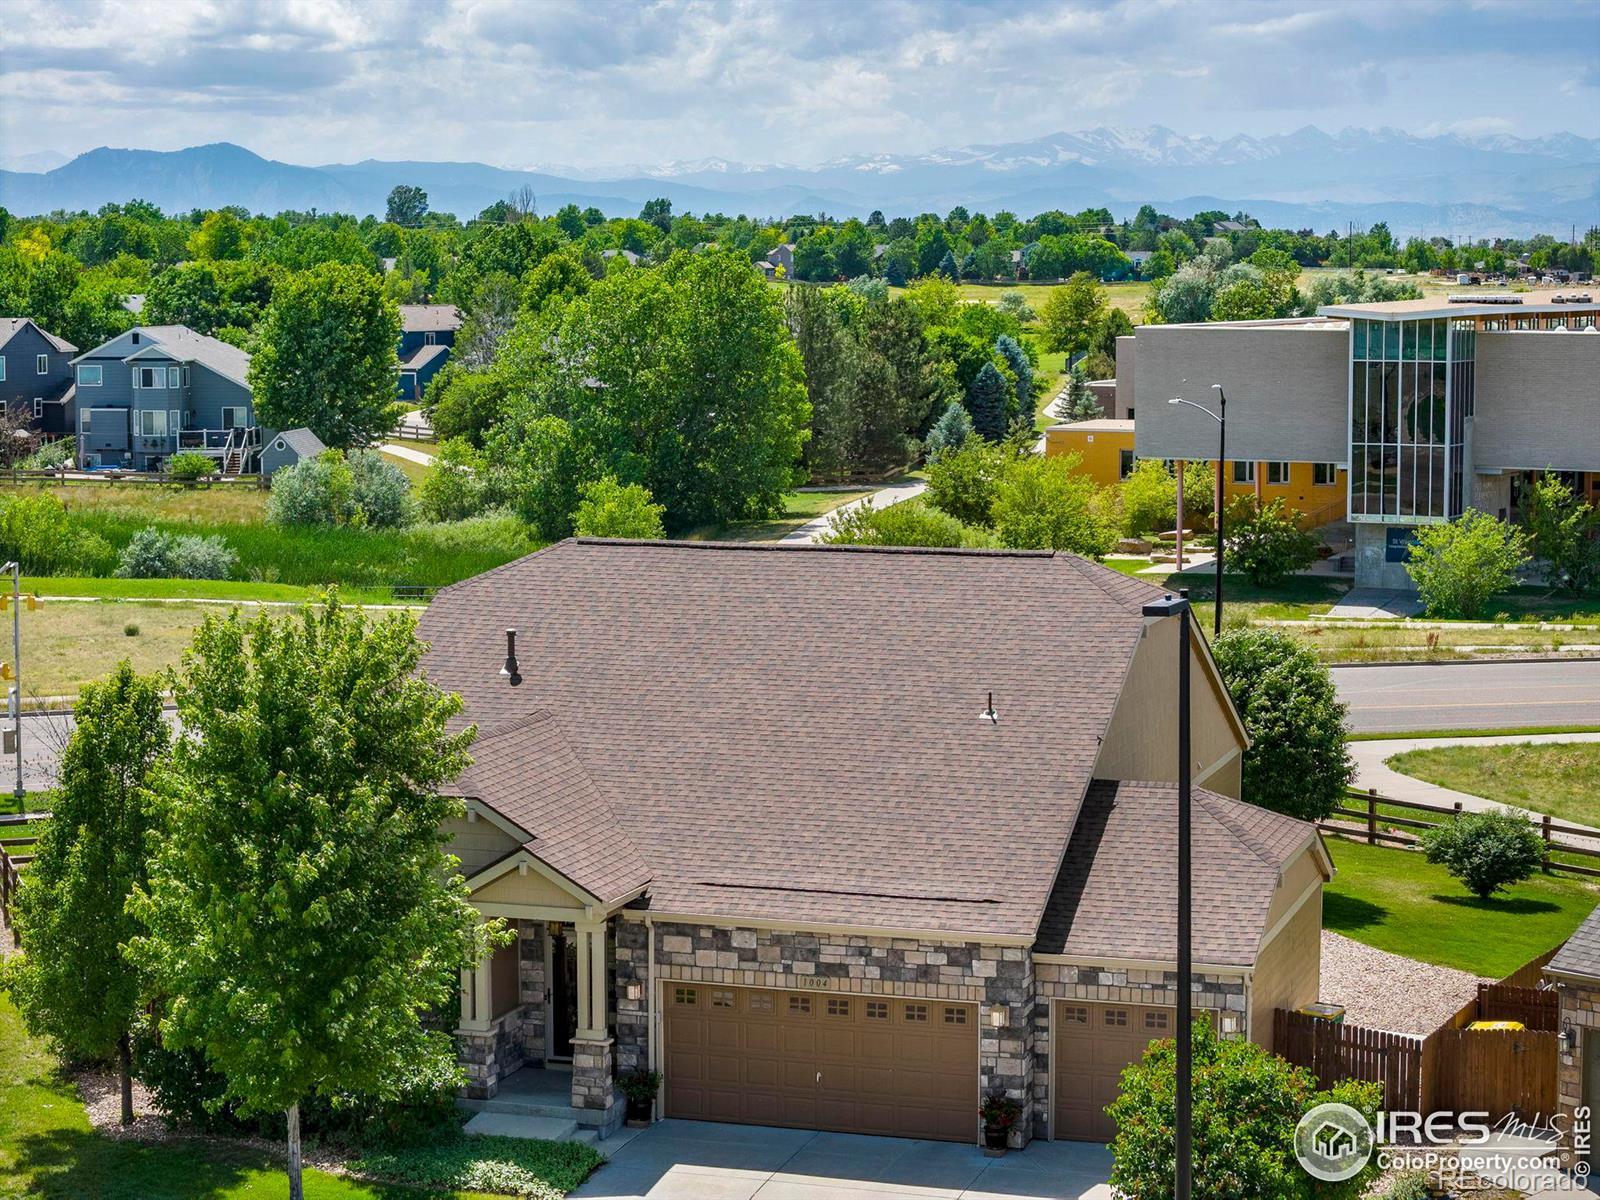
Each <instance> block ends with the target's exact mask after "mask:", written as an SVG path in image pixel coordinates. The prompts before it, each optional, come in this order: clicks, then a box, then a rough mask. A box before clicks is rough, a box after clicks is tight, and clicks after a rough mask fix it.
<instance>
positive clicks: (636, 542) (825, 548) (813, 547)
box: [477, 537, 1059, 579]
mask: <svg viewBox="0 0 1600 1200" xmlns="http://www.w3.org/2000/svg"><path fill="white" fill-rule="evenodd" d="M562 542H572V543H574V544H575V545H579V546H640V547H652V548H654V549H657V550H727V551H735V552H737V551H744V552H749V551H755V552H757V553H764V552H768V551H773V550H777V551H781V552H785V553H793V552H805V551H811V552H813V553H829V554H926V555H934V556H939V557H944V558H1056V557H1059V552H1058V551H1055V550H1012V549H1005V548H993V549H981V548H977V547H971V546H834V545H826V544H823V543H819V542H696V541H689V540H687V539H684V538H603V537H570V538H563V539H562ZM562 542H555V543H552V545H554V546H558V545H561V544H562ZM546 548H547V549H548V548H549V547H546ZM509 565H510V564H509V563H508V564H507V566H509ZM477 578H480V579H481V578H482V576H477Z"/></svg>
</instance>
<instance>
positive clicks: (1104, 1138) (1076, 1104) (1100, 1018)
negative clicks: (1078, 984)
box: [1052, 1001, 1178, 1142]
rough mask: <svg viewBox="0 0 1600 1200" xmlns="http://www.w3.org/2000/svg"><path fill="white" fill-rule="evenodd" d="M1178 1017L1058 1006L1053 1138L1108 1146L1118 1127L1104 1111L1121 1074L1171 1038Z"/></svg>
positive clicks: (1157, 1011)
mask: <svg viewBox="0 0 1600 1200" xmlns="http://www.w3.org/2000/svg"><path fill="white" fill-rule="evenodd" d="M1177 1016H1178V1014H1177V1012H1176V1010H1174V1009H1170V1008H1142V1007H1139V1006H1136V1005H1127V1004H1063V1003H1060V1002H1059V1001H1058V1002H1057V1004H1056V1011H1055V1020H1054V1022H1053V1026H1052V1032H1053V1034H1054V1040H1055V1045H1054V1051H1055V1068H1054V1070H1055V1079H1054V1083H1053V1085H1052V1090H1053V1092H1054V1099H1055V1136H1056V1137H1058V1138H1077V1139H1079V1140H1082V1141H1091V1142H1109V1141H1110V1140H1111V1139H1112V1138H1113V1137H1115V1136H1116V1133H1117V1127H1116V1124H1115V1123H1114V1122H1113V1121H1112V1120H1111V1118H1110V1117H1108V1116H1106V1105H1108V1104H1110V1103H1111V1102H1112V1101H1113V1100H1114V1099H1116V1096H1117V1083H1118V1081H1119V1080H1120V1079H1121V1076H1122V1069H1123V1068H1124V1067H1126V1066H1127V1065H1128V1064H1129V1063H1131V1062H1135V1061H1137V1060H1138V1059H1139V1058H1140V1056H1142V1055H1143V1054H1144V1048H1145V1046H1146V1044H1148V1043H1149V1042H1151V1041H1154V1040H1155V1039H1157V1038H1169V1037H1171V1036H1172V1032H1173V1028H1172V1027H1173V1022H1174V1021H1176V1020H1177Z"/></svg>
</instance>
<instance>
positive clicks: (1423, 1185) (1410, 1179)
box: [1383, 1171, 1433, 1200]
mask: <svg viewBox="0 0 1600 1200" xmlns="http://www.w3.org/2000/svg"><path fill="white" fill-rule="evenodd" d="M1432 1195H1433V1193H1432V1192H1431V1191H1429V1190H1428V1173H1427V1172H1426V1171H1401V1172H1400V1173H1399V1174H1398V1175H1396V1176H1395V1177H1394V1178H1393V1179H1391V1180H1390V1181H1389V1187H1388V1190H1386V1191H1385V1192H1384V1193H1383V1200H1429V1198H1430V1197H1431V1196H1432Z"/></svg>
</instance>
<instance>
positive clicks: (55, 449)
mask: <svg viewBox="0 0 1600 1200" xmlns="http://www.w3.org/2000/svg"><path fill="white" fill-rule="evenodd" d="M74 445H75V443H74V441H73V439H72V438H70V437H64V438H57V439H56V440H55V441H53V442H46V443H45V444H44V445H42V446H40V447H39V448H38V449H37V450H35V451H34V452H33V453H32V454H30V455H28V457H27V458H25V459H23V460H22V461H21V462H20V463H18V464H17V465H18V466H19V467H21V468H22V469H23V470H24V471H54V470H55V469H56V468H57V467H64V466H71V465H72V464H73V463H74V462H75V461H76V454H75V452H74V450H73V447H74Z"/></svg>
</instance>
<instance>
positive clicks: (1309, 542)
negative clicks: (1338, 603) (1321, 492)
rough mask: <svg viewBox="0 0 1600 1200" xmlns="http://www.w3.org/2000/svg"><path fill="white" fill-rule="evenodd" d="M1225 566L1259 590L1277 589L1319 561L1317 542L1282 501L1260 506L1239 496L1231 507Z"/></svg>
mask: <svg viewBox="0 0 1600 1200" xmlns="http://www.w3.org/2000/svg"><path fill="white" fill-rule="evenodd" d="M1224 534H1225V536H1226V538H1227V552H1228V553H1227V560H1226V567H1228V568H1231V569H1233V570H1235V571H1237V572H1239V573H1240V574H1242V575H1244V576H1246V577H1247V578H1248V579H1249V580H1250V582H1251V583H1253V584H1255V585H1256V586H1257V587H1274V586H1276V585H1277V584H1280V583H1282V582H1283V581H1284V580H1285V579H1287V578H1289V576H1291V575H1293V574H1294V573H1295V572H1296V571H1303V570H1305V569H1306V568H1307V567H1309V566H1310V565H1311V564H1312V563H1314V562H1316V561H1317V539H1316V538H1315V537H1314V536H1313V535H1312V534H1309V533H1307V532H1305V530H1303V529H1301V528H1300V526H1299V524H1298V523H1297V522H1296V520H1295V518H1294V517H1293V516H1292V515H1290V514H1289V513H1288V512H1286V511H1285V509H1284V504H1283V501H1282V500H1274V501H1272V503H1270V504H1257V503H1256V500H1255V497H1254V496H1240V497H1239V498H1238V499H1237V500H1235V501H1234V502H1233V503H1232V504H1230V505H1228V521H1227V526H1226V528H1225V529H1224Z"/></svg>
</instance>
